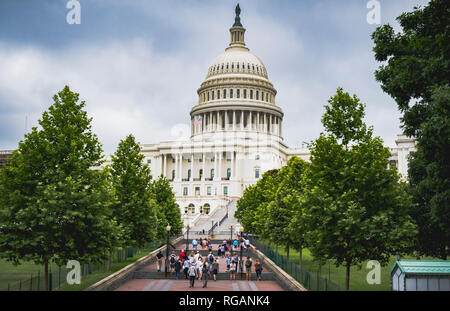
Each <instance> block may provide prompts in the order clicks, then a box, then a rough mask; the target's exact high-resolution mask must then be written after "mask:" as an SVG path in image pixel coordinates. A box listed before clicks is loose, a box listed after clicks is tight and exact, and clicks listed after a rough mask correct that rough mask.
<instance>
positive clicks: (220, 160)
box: [218, 152, 222, 181]
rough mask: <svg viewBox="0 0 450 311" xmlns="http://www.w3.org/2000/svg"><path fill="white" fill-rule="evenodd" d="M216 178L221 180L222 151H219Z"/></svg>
mask: <svg viewBox="0 0 450 311" xmlns="http://www.w3.org/2000/svg"><path fill="white" fill-rule="evenodd" d="M218 180H219V181H221V180H222V152H220V153H219V174H218Z"/></svg>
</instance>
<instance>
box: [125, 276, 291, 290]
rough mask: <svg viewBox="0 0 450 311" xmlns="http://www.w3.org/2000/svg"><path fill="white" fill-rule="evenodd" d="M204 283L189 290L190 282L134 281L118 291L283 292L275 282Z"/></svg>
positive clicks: (198, 283)
mask: <svg viewBox="0 0 450 311" xmlns="http://www.w3.org/2000/svg"><path fill="white" fill-rule="evenodd" d="M202 286H203V282H201V281H197V280H196V281H195V284H194V288H189V281H188V280H178V281H177V280H138V279H132V280H130V281H128V282H126V283H125V284H123V285H122V286H120V287H119V288H117V289H116V291H224V292H229V291H234V292H239V291H283V289H282V288H281V287H280V286H279V285H278V284H277V282H275V281H261V282H260V281H250V282H248V281H216V282H214V281H212V280H209V281H208V287H207V288H202Z"/></svg>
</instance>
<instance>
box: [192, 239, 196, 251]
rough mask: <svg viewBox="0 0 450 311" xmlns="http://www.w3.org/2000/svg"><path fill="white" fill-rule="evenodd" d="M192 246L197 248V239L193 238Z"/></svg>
mask: <svg viewBox="0 0 450 311" xmlns="http://www.w3.org/2000/svg"><path fill="white" fill-rule="evenodd" d="M192 248H193V249H195V250H197V240H196V239H193V240H192Z"/></svg>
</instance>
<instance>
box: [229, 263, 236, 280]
mask: <svg viewBox="0 0 450 311" xmlns="http://www.w3.org/2000/svg"><path fill="white" fill-rule="evenodd" d="M230 280H236V263H235V262H234V261H233V262H232V263H231V266H230Z"/></svg>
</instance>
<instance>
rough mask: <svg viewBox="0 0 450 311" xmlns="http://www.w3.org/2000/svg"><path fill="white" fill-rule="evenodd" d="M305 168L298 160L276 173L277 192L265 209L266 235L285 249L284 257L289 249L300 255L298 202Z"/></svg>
mask: <svg viewBox="0 0 450 311" xmlns="http://www.w3.org/2000/svg"><path fill="white" fill-rule="evenodd" d="M307 166H308V163H307V162H306V161H303V160H302V159H300V158H297V157H292V158H290V159H289V161H288V163H287V164H286V165H285V166H283V167H282V168H281V170H280V172H279V173H278V179H279V184H278V189H277V191H276V193H275V196H274V198H273V201H271V202H270V203H269V206H268V217H267V220H266V226H265V230H266V235H267V236H268V238H269V240H270V241H272V242H273V243H276V244H277V245H282V246H284V247H285V248H286V253H287V257H288V258H289V249H290V247H294V248H296V249H298V250H299V251H300V254H301V253H302V249H303V247H304V246H305V232H304V231H303V230H304V229H305V226H303V225H302V224H301V221H302V215H303V213H302V210H301V205H300V204H299V200H300V199H301V196H302V195H303V175H304V172H305V170H306V168H307ZM300 266H302V258H301V255H300Z"/></svg>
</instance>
